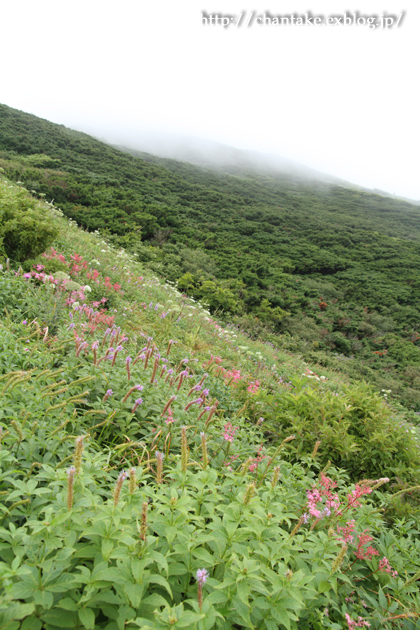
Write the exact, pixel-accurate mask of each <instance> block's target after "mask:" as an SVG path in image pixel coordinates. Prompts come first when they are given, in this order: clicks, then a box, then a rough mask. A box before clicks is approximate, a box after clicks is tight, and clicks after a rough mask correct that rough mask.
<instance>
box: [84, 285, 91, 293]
mask: <svg viewBox="0 0 420 630" xmlns="http://www.w3.org/2000/svg"><path fill="white" fill-rule="evenodd" d="M82 289H83V291H87V292H88V293H91V292H92V289H91V288H90V286H89V285H88V284H85V286H84V287H82Z"/></svg>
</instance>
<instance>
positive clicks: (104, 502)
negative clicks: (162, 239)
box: [0, 175, 420, 630]
mask: <svg viewBox="0 0 420 630" xmlns="http://www.w3.org/2000/svg"><path fill="white" fill-rule="evenodd" d="M0 178H1V181H0V208H1V211H2V217H3V218H2V223H1V225H2V226H3V231H2V233H1V237H2V238H3V241H2V243H1V245H0V247H1V248H2V251H3V254H4V263H3V266H2V269H1V270H0V309H1V312H2V318H1V319H0V396H1V399H2V404H1V405H0V438H1V439H0V445H1V448H0V496H1V504H0V550H1V552H0V559H1V560H0V582H1V586H2V590H1V594H0V628H1V630H62V629H63V628H72V629H76V630H81V629H83V628H84V629H86V630H96V629H104V630H125V629H127V630H135V629H136V628H143V629H146V628H155V629H157V630H159V629H161V630H164V629H169V628H175V629H177V628H190V629H192V630H194V629H195V630H211V629H212V628H214V629H220V630H229V629H232V628H250V629H255V630H257V629H259V630H263V629H267V630H276V629H278V628H286V629H287V630H321V629H324V628H331V629H332V630H342V629H343V628H348V629H353V628H356V627H370V628H372V629H375V630H383V629H385V630H391V629H392V630H394V629H396V628H398V629H404V630H415V629H416V628H418V624H419V620H420V598H419V592H418V582H417V580H419V579H420V543H419V539H418V528H419V525H420V518H419V516H420V515H419V507H418V501H417V497H418V489H419V487H420V479H419V476H420V475H419V471H420V468H419V463H420V452H419V438H418V433H417V427H416V426H414V425H413V424H411V423H410V422H407V419H406V417H405V416H404V414H403V413H402V412H401V411H398V410H396V409H395V408H394V407H393V406H392V404H390V402H389V400H387V398H386V397H387V394H386V393H385V394H383V395H379V394H378V393H376V392H375V391H374V390H373V388H371V387H370V386H369V385H366V384H363V383H358V382H350V381H349V379H348V378H347V377H346V376H345V375H342V374H340V373H339V372H337V371H331V370H328V369H325V368H323V369H319V368H315V367H314V366H313V365H309V364H308V363H306V362H305V361H304V360H303V359H302V357H301V356H295V355H292V354H290V353H289V352H288V351H286V350H284V349H281V348H279V347H278V346H275V345H274V344H272V343H271V342H263V341H254V340H252V339H251V338H250V337H249V336H248V335H246V334H245V333H244V332H243V331H241V330H240V329H239V328H238V327H237V326H235V325H233V324H223V323H222V322H220V321H219V320H217V319H215V318H214V317H213V316H212V315H211V314H210V312H209V311H208V310H206V309H205V308H204V307H203V306H202V305H201V304H200V303H197V302H195V301H194V300H193V299H190V298H188V297H186V296H185V295H183V294H182V293H180V292H179V291H178V290H177V289H176V288H175V287H174V285H173V284H172V283H170V282H169V283H162V282H161V281H160V280H159V279H158V278H157V277H156V276H154V275H152V274H151V273H150V271H147V270H146V269H144V268H143V267H142V266H141V265H140V264H139V263H138V262H136V258H137V257H135V256H133V255H131V254H130V253H128V252H127V251H125V250H124V249H120V248H114V247H113V246H112V245H110V244H109V242H108V240H107V239H104V238H103V237H102V235H101V234H100V233H98V232H94V233H91V234H89V233H87V232H83V231H81V230H80V229H79V228H77V226H76V225H75V223H74V221H72V220H71V219H70V220H69V219H67V218H65V217H64V216H63V215H62V213H61V212H60V211H59V210H57V209H56V208H55V207H54V206H53V205H52V204H46V203H44V202H40V201H37V200H35V199H33V198H31V197H30V196H29V194H28V193H27V192H26V191H24V190H23V189H22V187H18V186H16V185H13V184H12V183H11V182H10V181H9V180H7V179H6V178H5V177H4V176H1V175H0ZM4 217H7V221H5V219H4ZM37 220H38V222H37ZM37 225H38V227H39V232H37ZM4 226H6V227H4ZM47 227H48V229H46V228H47ZM6 228H7V229H6ZM31 234H32V236H33V240H34V242H36V243H37V248H36V251H34V250H33V249H32V250H31V251H29V249H28V243H29V241H30V239H29V236H30V235H31ZM13 239H14V240H13ZM12 240H13V242H14V243H15V245H14V247H15V251H16V252H23V254H24V255H25V256H28V255H31V256H33V257H34V258H33V259H32V261H31V262H30V263H28V259H27V260H26V263H25V261H23V260H22V261H19V260H16V259H15V260H13V261H10V260H9V259H8V258H6V256H7V251H8V250H7V248H8V243H9V242H11V241H12ZM43 246H44V247H43ZM25 248H26V249H25ZM43 249H44V250H45V251H43ZM23 264H26V268H27V270H26V271H25V269H24V268H23V266H22V265H23ZM315 370H316V371H315Z"/></svg>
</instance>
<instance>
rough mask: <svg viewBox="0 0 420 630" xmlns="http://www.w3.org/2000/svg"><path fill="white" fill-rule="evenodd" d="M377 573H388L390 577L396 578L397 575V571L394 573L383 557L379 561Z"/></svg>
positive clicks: (386, 559)
mask: <svg viewBox="0 0 420 630" xmlns="http://www.w3.org/2000/svg"><path fill="white" fill-rule="evenodd" d="M379 571H381V572H382V573H390V574H391V575H392V577H397V575H398V571H394V570H393V569H392V567H391V565H390V564H389V560H388V558H386V557H385V556H384V557H383V558H382V560H379Z"/></svg>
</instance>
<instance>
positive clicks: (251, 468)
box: [248, 444, 267, 473]
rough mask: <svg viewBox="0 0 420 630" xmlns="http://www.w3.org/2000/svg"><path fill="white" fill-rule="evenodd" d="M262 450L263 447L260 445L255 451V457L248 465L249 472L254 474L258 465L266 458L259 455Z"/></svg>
mask: <svg viewBox="0 0 420 630" xmlns="http://www.w3.org/2000/svg"><path fill="white" fill-rule="evenodd" d="M262 449H263V445H262V444H261V446H260V447H259V449H258V451H257V457H255V458H254V459H253V460H252V462H251V463H250V465H249V468H248V470H249V472H251V473H253V472H255V471H256V470H257V468H258V464H259V463H260V462H262V461H263V460H264V459H265V458H266V457H267V455H261V451H262Z"/></svg>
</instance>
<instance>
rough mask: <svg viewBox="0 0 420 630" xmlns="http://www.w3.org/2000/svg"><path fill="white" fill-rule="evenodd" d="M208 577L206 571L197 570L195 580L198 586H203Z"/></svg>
mask: <svg viewBox="0 0 420 630" xmlns="http://www.w3.org/2000/svg"><path fill="white" fill-rule="evenodd" d="M208 577H209V572H208V571H207V569H197V573H196V579H197V582H198V583H199V584H205V583H206V582H207V578H208Z"/></svg>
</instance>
